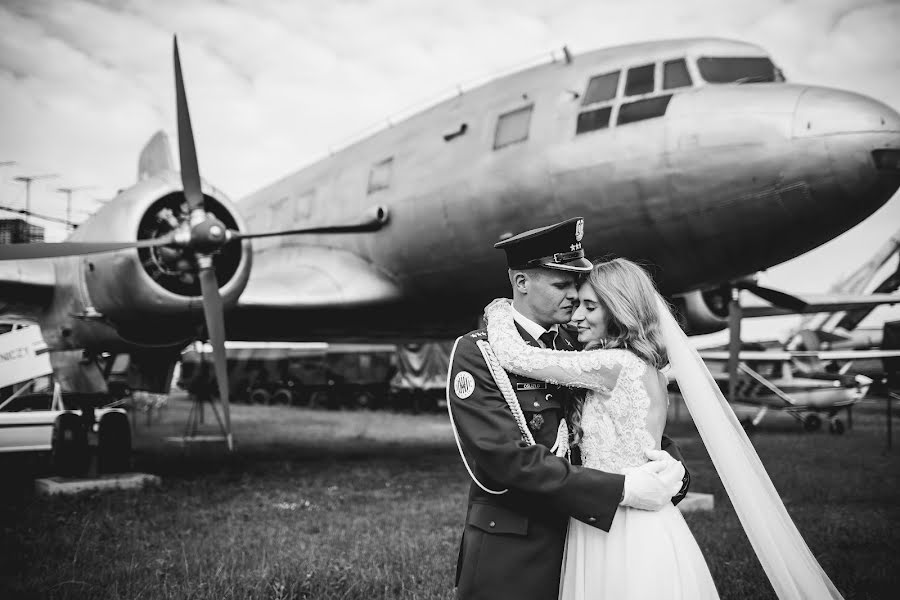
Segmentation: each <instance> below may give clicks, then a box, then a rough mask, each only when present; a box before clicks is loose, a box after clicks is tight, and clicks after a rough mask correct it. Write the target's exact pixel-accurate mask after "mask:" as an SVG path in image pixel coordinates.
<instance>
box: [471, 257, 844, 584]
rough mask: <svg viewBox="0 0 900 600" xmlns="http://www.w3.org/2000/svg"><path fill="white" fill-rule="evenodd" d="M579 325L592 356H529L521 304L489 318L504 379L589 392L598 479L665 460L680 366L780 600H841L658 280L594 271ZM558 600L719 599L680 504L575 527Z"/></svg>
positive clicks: (585, 411) (637, 272)
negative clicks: (671, 374) (660, 456)
mask: <svg viewBox="0 0 900 600" xmlns="http://www.w3.org/2000/svg"><path fill="white" fill-rule="evenodd" d="M578 295H579V300H580V304H579V306H578V309H577V310H576V311H575V313H574V314H573V316H572V322H573V323H574V324H575V325H576V326H577V329H578V340H579V341H580V342H582V343H583V344H584V345H585V351H584V352H562V351H556V350H547V349H542V348H535V347H532V346H529V345H527V344H526V343H525V342H524V341H523V340H522V338H521V336H520V335H518V333H517V331H516V328H515V324H514V321H513V317H512V312H511V305H510V304H509V301H508V300H506V299H499V300H495V301H494V302H493V303H491V304H490V305H489V306H488V307H487V309H486V311H485V314H486V317H487V321H488V325H487V330H488V338H489V341H490V344H491V348H492V349H493V351H494V353H495V354H496V356H497V358H498V360H499V361H500V364H501V365H502V367H503V368H504V369H507V370H509V371H512V372H515V373H518V374H521V375H525V376H528V377H532V378H535V379H543V380H546V381H550V382H553V383H557V384H562V385H568V386H572V387H578V388H584V390H585V393H584V394H582V395H581V396H580V399H579V400H578V401H577V402H576V403H575V404H574V406H571V407H569V424H570V427H571V429H572V436H571V437H572V444H573V445H577V446H578V447H579V448H580V450H581V456H582V462H583V464H584V466H586V467H589V468H595V469H600V470H603V471H608V472H616V473H625V472H627V470H628V469H630V468H634V467H637V466H639V465H641V464H643V463H645V462H646V461H647V457H646V454H645V453H646V452H648V451H652V450H659V448H660V439H661V437H662V433H663V429H664V427H665V420H666V413H667V408H668V406H667V403H668V400H667V392H666V383H667V382H666V377H665V375H663V374H662V373H661V372H660V370H661V369H662V368H663V367H664V366H665V365H666V364H669V363H671V364H672V367H673V369H674V370H675V373H676V377H677V379H678V382H679V386H680V388H681V391H682V394H683V395H684V397H685V402H686V404H687V406H688V409H689V410H690V412H691V415H692V417H693V419H694V422H695V424H696V425H697V428H698V431H699V432H700V434H701V437H702V439H703V441H704V443H705V444H706V446H707V449H708V450H709V452H710V456H711V458H712V459H713V463H714V464H715V466H716V469H717V471H718V473H719V476H720V477H721V479H722V482H723V484H724V485H725V488H726V490H727V491H728V494H729V497H730V498H731V500H732V503H733V504H734V506H735V510H736V511H737V513H738V516H739V518H740V519H741V522H742V524H743V526H744V530H745V531H746V532H747V534H748V537H749V538H750V541H751V544H752V545H753V547H754V550H755V551H756V553H757V556H758V557H759V558H760V562H761V563H762V565H763V567H764V569H765V571H766V574H767V575H768V576H769V579H770V581H771V582H772V584H773V587H774V588H775V591H776V593H777V594H778V596H779V597H780V598H783V599H784V598H840V597H841V596H840V594H839V593H838V591H837V590H836V589H835V587H834V586H833V584H832V583H831V581H830V580H829V579H828V577H827V575H825V573H824V572H823V571H822V570H821V568H820V567H819V565H818V563H817V562H816V560H815V558H814V557H813V556H812V554H811V553H810V552H809V549H808V548H807V547H806V544H805V543H804V542H803V539H802V538H801V537H800V534H799V532H797V530H796V528H795V527H794V525H793V522H792V521H791V519H790V517H789V516H788V514H787V512H786V510H785V509H784V506H783V504H782V503H781V500H780V498H779V497H778V495H777V492H775V489H774V487H773V486H772V483H771V481H769V479H768V476H767V475H766V473H765V470H764V469H763V467H762V464H761V463H760V461H759V458H758V457H757V456H756V453H755V451H754V450H753V447H752V446H751V445H750V443H749V441H748V440H747V438H746V435H745V434H744V433H743V429H741V427H740V425H739V424H738V422H737V419H735V417H734V414H733V412H732V411H731V409H730V407H729V406H728V404H727V403H726V402H725V400H724V398H722V396H721V393H719V392H718V388H717V387H716V386H715V384H714V382H713V381H712V378H711V376H710V375H709V372H708V371H707V370H706V368H705V366H704V365H703V363H702V361H701V359H700V358H699V356H697V355H696V352H694V351H693V350H692V349H691V347H690V345H689V343H688V341H687V338H686V336H685V335H684V332H682V331H681V329H680V328H679V327H678V325H677V323H676V322H675V320H674V318H673V317H672V315H671V313H670V311H669V309H668V307H667V306H666V304H665V302H664V301H663V300H662V298H661V297H659V294H658V293H657V292H656V289H655V287H654V285H653V283H652V281H651V280H650V277H649V276H648V275H647V274H646V272H644V270H643V269H642V268H641V267H639V266H638V265H636V264H635V263H633V262H631V261H628V260H625V259H615V260H612V261H608V262H601V263H598V264H596V265H595V266H594V269H593V270H592V271H591V272H590V274H589V275H588V277H587V279H586V280H585V281H584V282H583V283H582V284H581V286H580V288H579V294H578ZM559 597H560V598H561V599H564V600H581V599H588V598H590V599H604V598H605V599H616V600H618V599H625V600H627V599H643V598H652V599H654V600H664V599H666V598H672V599H675V598H692V599H693V598H697V599H704V598H718V594H717V592H716V588H715V584H714V583H713V580H712V577H711V575H710V572H709V568H708V567H707V565H706V562H705V560H704V558H703V555H702V553H701V551H700V548H699V547H698V545H697V542H696V541H695V539H694V537H693V535H692V534H691V532H690V530H689V529H688V527H687V524H686V523H685V521H684V518H683V517H682V516H681V512H680V511H679V510H678V509H677V508H676V507H675V506H673V505H669V506H666V507H664V508H663V509H662V510H660V511H658V512H652V511H643V510H640V509H636V508H631V507H626V506H619V508H618V510H617V513H616V516H615V518H614V519H613V523H612V527H611V528H610V530H609V532H608V533H607V532H605V531H603V530H600V529H596V528H594V527H590V526H588V525H585V524H583V523H581V522H580V521H578V520H576V519H570V521H569V531H568V535H567V538H566V548H565V555H564V558H563V564H562V575H561V579H560V594H559Z"/></svg>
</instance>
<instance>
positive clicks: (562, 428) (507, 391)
mask: <svg viewBox="0 0 900 600" xmlns="http://www.w3.org/2000/svg"><path fill="white" fill-rule="evenodd" d="M476 345H477V346H478V349H479V350H481V354H482V356H484V362H485V363H487V366H488V368H489V369H490V370H491V375H492V376H493V378H494V381H495V382H496V383H497V387H498V388H499V389H500V393H501V394H503V399H504V400H506V404H507V405H508V406H509V410H510V412H512V415H513V418H514V419H515V420H516V425H518V426H519V431H520V432H521V433H522V439H523V440H525V442H527V443H528V445H529V446H534V444H535V442H534V436H532V435H531V430H530V429H528V426H527V425H526V424H525V414H524V413H523V412H522V407H521V406H520V405H519V399H518V397H516V393H515V391H513V387H512V382H511V381H510V380H509V375H507V373H506V371H505V370H504V369H503V367H501V366H500V361H499V360H498V359H497V356H496V355H495V354H494V350H493V349H492V348H491V345H490V343H488V342H486V341H484V340H479V341H478V342H476ZM550 452H553V453H554V454H555V455H556V456H559V457H564V456H568V454H569V427H568V425H566V420H565V419H560V421H559V428H558V429H557V430H556V443H554V444H553V447H552V448H550Z"/></svg>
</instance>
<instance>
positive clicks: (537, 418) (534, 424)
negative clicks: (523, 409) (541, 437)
mask: <svg viewBox="0 0 900 600" xmlns="http://www.w3.org/2000/svg"><path fill="white" fill-rule="evenodd" d="M543 426H544V416H543V415H541V414H540V413H537V414H536V415H534V416H533V417H531V420H530V421H528V429H530V430H531V431H533V432H535V433H536V432H538V431H540V430H541V427H543Z"/></svg>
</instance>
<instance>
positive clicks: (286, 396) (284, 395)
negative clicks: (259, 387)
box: [272, 388, 294, 406]
mask: <svg viewBox="0 0 900 600" xmlns="http://www.w3.org/2000/svg"><path fill="white" fill-rule="evenodd" d="M293 400H294V394H292V393H291V390H289V389H287V388H278V389H277V390H275V393H274V394H272V404H284V405H285V406H290V405H291V404H292V402H293Z"/></svg>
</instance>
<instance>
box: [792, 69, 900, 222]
mask: <svg viewBox="0 0 900 600" xmlns="http://www.w3.org/2000/svg"><path fill="white" fill-rule="evenodd" d="M793 141H794V145H795V146H796V147H797V149H798V150H800V149H802V150H803V151H804V152H808V153H813V154H818V155H819V156H821V157H822V158H824V157H825V156H827V157H828V159H827V160H828V162H829V163H830V165H831V169H830V173H827V172H825V171H826V170H823V171H822V172H820V174H819V176H818V178H816V181H817V187H819V189H820V190H822V191H823V192H826V193H824V194H822V193H820V200H824V199H825V198H830V200H831V202H833V203H834V204H830V206H831V209H830V210H831V211H833V212H832V217H833V218H835V219H838V218H841V219H846V222H847V223H848V224H850V225H853V224H856V223H858V222H859V221H860V220H862V219H864V218H865V217H867V216H868V215H870V214H871V213H873V212H875V210H876V209H878V208H879V207H881V206H882V205H883V204H884V203H885V202H887V201H888V200H889V199H890V198H891V197H892V196H893V195H894V193H895V192H896V191H897V189H898V187H900V114H897V111H895V110H894V109H892V108H891V107H889V106H887V105H886V104H883V103H882V102H878V101H877V100H874V99H872V98H869V97H867V96H863V95H861V94H856V93H853V92H846V91H843V90H834V89H829V88H817V87H809V88H806V89H805V90H804V91H803V92H802V93H801V94H800V96H799V98H798V100H797V105H796V108H795V109H794V120H793ZM829 177H833V179H831V184H829V183H828V178H829ZM810 179H811V180H813V176H811V177H810ZM828 188H830V191H829V190H828ZM818 206H819V208H824V205H823V204H821V203H819V204H818ZM847 211H850V212H852V214H847Z"/></svg>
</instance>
